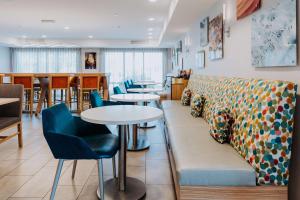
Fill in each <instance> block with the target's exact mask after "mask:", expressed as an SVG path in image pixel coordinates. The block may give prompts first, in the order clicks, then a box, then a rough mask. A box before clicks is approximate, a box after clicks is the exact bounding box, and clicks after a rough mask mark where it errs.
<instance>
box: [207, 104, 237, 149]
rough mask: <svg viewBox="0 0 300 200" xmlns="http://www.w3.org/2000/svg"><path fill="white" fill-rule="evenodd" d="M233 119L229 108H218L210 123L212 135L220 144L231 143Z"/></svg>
mask: <svg viewBox="0 0 300 200" xmlns="http://www.w3.org/2000/svg"><path fill="white" fill-rule="evenodd" d="M232 124H233V118H232V115H231V113H230V110H229V109H228V108H224V107H220V106H217V107H215V109H214V111H213V117H212V121H211V122H210V135H211V136H212V137H213V138H214V139H215V140H216V141H218V142H219V143H221V144H223V143H225V142H229V136H230V133H231V127H232Z"/></svg>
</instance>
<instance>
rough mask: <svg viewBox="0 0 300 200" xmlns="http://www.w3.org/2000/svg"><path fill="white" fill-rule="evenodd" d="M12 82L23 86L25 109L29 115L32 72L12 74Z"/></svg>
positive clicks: (31, 103)
mask: <svg viewBox="0 0 300 200" xmlns="http://www.w3.org/2000/svg"><path fill="white" fill-rule="evenodd" d="M11 78H12V84H20V85H23V86H24V96H25V101H24V104H25V110H26V111H29V113H30V116H32V114H33V92H34V87H33V82H34V77H33V74H12V76H11Z"/></svg>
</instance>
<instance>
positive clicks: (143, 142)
mask: <svg viewBox="0 0 300 200" xmlns="http://www.w3.org/2000/svg"><path fill="white" fill-rule="evenodd" d="M136 142H137V144H133V141H132V140H130V141H129V143H128V145H127V150H128V151H143V150H146V149H148V148H149V147H150V142H149V141H148V140H147V138H145V137H141V136H139V137H138V138H137V141H136Z"/></svg>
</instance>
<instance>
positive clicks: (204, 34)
mask: <svg viewBox="0 0 300 200" xmlns="http://www.w3.org/2000/svg"><path fill="white" fill-rule="evenodd" d="M208 22H209V18H208V17H206V18H204V19H203V20H202V21H201V22H200V46H202V47H205V46H207V45H208Z"/></svg>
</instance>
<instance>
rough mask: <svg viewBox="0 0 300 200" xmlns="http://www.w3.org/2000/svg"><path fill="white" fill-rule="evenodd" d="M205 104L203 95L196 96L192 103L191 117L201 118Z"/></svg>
mask: <svg viewBox="0 0 300 200" xmlns="http://www.w3.org/2000/svg"><path fill="white" fill-rule="evenodd" d="M204 103H205V97H204V96H203V95H199V94H195V96H193V98H192V101H191V115H192V116H193V117H201V116H202V112H203V108H204Z"/></svg>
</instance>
